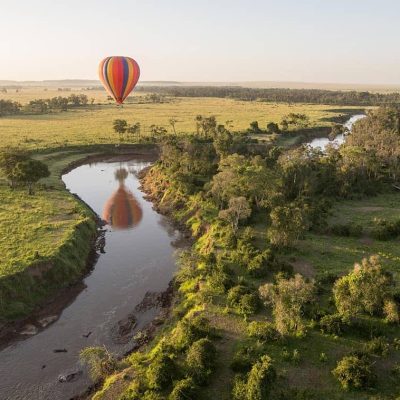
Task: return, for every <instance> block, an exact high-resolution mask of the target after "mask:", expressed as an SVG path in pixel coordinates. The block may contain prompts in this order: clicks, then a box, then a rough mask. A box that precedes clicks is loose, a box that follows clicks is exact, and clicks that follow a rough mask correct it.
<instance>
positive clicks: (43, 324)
mask: <svg viewBox="0 0 400 400" xmlns="http://www.w3.org/2000/svg"><path fill="white" fill-rule="evenodd" d="M57 318H58V316H57V315H50V316H49V317H44V318H41V319H39V320H38V323H39V324H40V326H41V327H42V328H46V326H48V325H50V324H52V323H53V322H54V321H56V320H57Z"/></svg>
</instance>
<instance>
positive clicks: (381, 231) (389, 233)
mask: <svg viewBox="0 0 400 400" xmlns="http://www.w3.org/2000/svg"><path fill="white" fill-rule="evenodd" d="M374 225H375V226H374V228H373V229H372V233H371V236H372V237H373V238H374V239H377V240H390V239H394V238H396V237H397V236H399V235H400V219H399V220H397V221H387V220H385V219H375V220H374Z"/></svg>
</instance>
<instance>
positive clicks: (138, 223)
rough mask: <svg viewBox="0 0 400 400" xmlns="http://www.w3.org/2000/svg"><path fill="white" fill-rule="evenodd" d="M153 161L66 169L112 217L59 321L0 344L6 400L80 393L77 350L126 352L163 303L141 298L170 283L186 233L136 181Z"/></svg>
mask: <svg viewBox="0 0 400 400" xmlns="http://www.w3.org/2000/svg"><path fill="white" fill-rule="evenodd" d="M148 165H150V161H146V160H141V159H132V160H130V161H126V160H125V161H117V160H111V161H109V162H97V163H94V164H91V165H89V164H88V165H82V166H80V167H77V168H75V169H74V170H72V171H71V172H69V173H67V174H65V175H64V176H63V178H62V179H63V181H64V182H65V184H66V187H67V188H68V189H69V190H70V191H71V192H72V193H76V194H77V195H78V196H79V197H80V198H81V199H82V200H83V201H84V202H86V203H87V204H88V205H89V206H90V207H91V208H92V209H93V210H94V211H95V212H96V213H97V214H98V215H99V216H102V218H103V219H105V220H107V221H108V224H107V225H106V226H105V227H104V231H105V232H104V239H105V242H104V243H103V245H104V249H103V250H102V252H101V254H100V255H99V258H98V260H97V262H96V264H95V267H94V269H93V271H92V272H91V273H90V274H89V275H88V276H87V277H86V278H85V279H84V281H83V283H84V289H83V290H82V291H81V292H80V293H79V294H78V295H77V297H76V298H75V299H74V300H73V302H72V303H71V304H70V305H69V306H68V307H66V308H65V309H64V310H63V311H62V313H61V315H60V316H59V318H58V319H57V320H56V321H55V322H53V323H52V324H50V325H49V326H48V327H47V328H46V329H44V330H42V331H40V332H39V333H37V334H35V335H32V336H30V337H27V338H26V339H25V340H21V341H17V342H15V343H13V344H12V345H10V346H9V347H6V348H5V349H4V350H2V351H1V352H0V398H1V399H2V400H3V399H10V400H14V399H30V400H36V399H40V400H45V399H49V400H50V399H51V400H58V399H60V400H63V399H70V398H71V397H72V396H75V395H78V394H79V393H81V392H82V391H84V390H85V389H86V388H87V387H88V386H89V385H90V383H91V381H90V379H89V377H88V375H87V373H86V371H85V369H84V368H83V367H82V365H81V364H80V363H79V357H78V355H79V352H80V350H81V349H83V348H85V347H87V346H103V345H104V346H106V347H107V348H108V349H109V350H110V351H111V352H114V353H116V354H123V353H124V352H126V351H128V350H129V349H130V348H132V343H133V339H132V338H131V336H132V334H133V333H134V332H137V330H138V329H141V328H143V327H144V326H146V324H148V323H149V322H150V321H151V320H152V319H153V318H154V317H155V316H156V315H157V314H158V312H159V311H160V309H159V308H157V307H147V308H146V307H142V309H140V310H139V309H137V307H136V306H137V305H138V304H140V303H141V302H142V300H143V299H144V298H145V295H146V293H148V292H162V291H165V290H166V289H167V288H168V283H169V282H170V280H171V278H172V277H173V275H174V272H175V270H176V264H175V256H174V254H175V249H176V243H178V242H179V240H180V239H181V237H180V234H179V232H178V231H176V230H175V229H174V228H173V227H172V226H171V224H170V223H169V222H168V220H167V219H166V218H164V217H163V216H161V215H159V214H158V213H157V212H155V211H154V210H153V209H152V204H151V202H149V201H147V200H146V199H145V198H144V194H143V193H142V192H141V191H140V189H139V180H138V178H137V172H138V171H139V170H141V169H143V168H144V167H146V166H148ZM150 298H151V296H150ZM135 307H136V310H135ZM132 312H134V316H135V318H136V319H137V326H136V327H135V328H134V329H130V330H129V329H128V330H129V334H130V336H129V337H128V339H129V338H130V340H128V343H124V340H122V339H121V337H119V336H116V334H115V332H117V331H118V329H117V328H118V322H119V321H121V320H124V319H125V318H126V317H127V316H128V315H130V314H131V313H132ZM125 328H126V326H125ZM128 328H132V326H129V323H128ZM125 342H126V340H125ZM55 350H56V351H55ZM67 377H68V379H67ZM63 380H64V382H61V381H63ZM65 380H68V381H65Z"/></svg>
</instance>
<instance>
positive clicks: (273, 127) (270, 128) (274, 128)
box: [267, 122, 281, 134]
mask: <svg viewBox="0 0 400 400" xmlns="http://www.w3.org/2000/svg"><path fill="white" fill-rule="evenodd" d="M267 132H268V133H270V134H272V133H281V130H280V129H279V125H278V124H276V123H275V122H270V123H269V124H267Z"/></svg>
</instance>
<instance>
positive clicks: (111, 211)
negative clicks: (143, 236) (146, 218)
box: [103, 168, 143, 229]
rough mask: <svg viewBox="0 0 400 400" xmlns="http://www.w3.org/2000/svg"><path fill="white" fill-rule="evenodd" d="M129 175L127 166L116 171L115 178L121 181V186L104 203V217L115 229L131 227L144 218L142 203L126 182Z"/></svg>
mask: <svg viewBox="0 0 400 400" xmlns="http://www.w3.org/2000/svg"><path fill="white" fill-rule="evenodd" d="M127 177H128V171H127V170H126V169H125V168H119V169H118V170H116V171H115V179H116V180H118V181H119V187H118V189H117V190H116V191H115V192H114V193H113V194H112V195H111V197H110V198H109V199H108V200H107V202H106V204H105V205H104V209H103V219H104V220H105V221H107V223H108V224H109V225H111V226H112V228H113V229H131V228H134V227H136V226H137V225H139V223H140V221H141V220H142V216H143V211H142V209H141V207H140V204H139V202H138V201H137V200H136V198H135V196H134V195H133V193H132V192H131V191H130V190H129V189H127V188H126V186H125V184H124V181H125V179H126V178H127Z"/></svg>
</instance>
